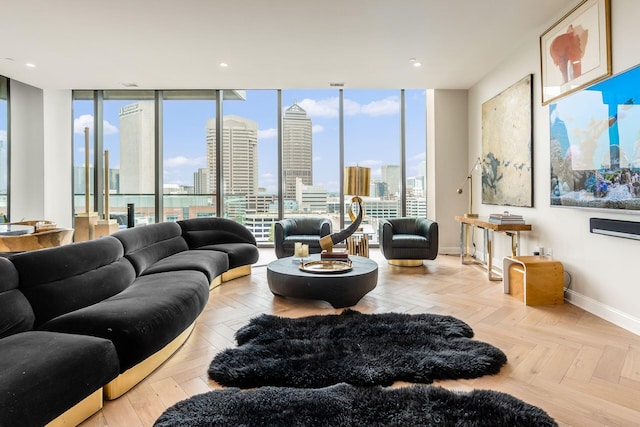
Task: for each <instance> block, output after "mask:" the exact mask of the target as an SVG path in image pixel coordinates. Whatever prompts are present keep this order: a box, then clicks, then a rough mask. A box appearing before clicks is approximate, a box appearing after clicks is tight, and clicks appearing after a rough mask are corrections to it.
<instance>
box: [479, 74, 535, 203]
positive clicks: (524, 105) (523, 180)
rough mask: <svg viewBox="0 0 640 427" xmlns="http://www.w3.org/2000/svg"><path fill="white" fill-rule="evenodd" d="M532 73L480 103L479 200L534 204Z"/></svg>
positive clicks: (484, 201) (483, 201)
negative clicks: (480, 196)
mask: <svg viewBox="0 0 640 427" xmlns="http://www.w3.org/2000/svg"><path fill="white" fill-rule="evenodd" d="M531 80H532V75H528V76H526V77H525V78H523V79H522V80H520V81H519V82H517V83H515V84H514V85H513V86H511V87H509V88H508V89H506V90H504V91H503V92H501V93H499V94H498V95H496V96H495V97H493V98H491V99H490V100H488V101H487V102H485V103H484V104H482V203H484V204H489V205H504V206H524V207H531V206H533V164H532V158H533V157H532V156H533V144H532V131H533V116H532V87H531V83H532V82H531Z"/></svg>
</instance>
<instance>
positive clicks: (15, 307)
mask: <svg viewBox="0 0 640 427" xmlns="http://www.w3.org/2000/svg"><path fill="white" fill-rule="evenodd" d="M0 307H2V309H0V338H3V337H6V336H8V335H11V334H15V333H18V332H23V331H28V330H30V329H31V328H33V324H34V322H35V314H34V313H33V310H32V309H31V305H30V304H29V301H27V298H26V297H25V296H24V294H23V293H22V292H20V291H19V290H18V271H17V270H16V268H15V267H14V266H13V264H12V263H11V262H10V261H9V260H7V259H6V258H2V257H0Z"/></svg>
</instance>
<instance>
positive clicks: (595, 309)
mask: <svg viewBox="0 0 640 427" xmlns="http://www.w3.org/2000/svg"><path fill="white" fill-rule="evenodd" d="M564 296H565V299H566V300H567V301H569V302H570V303H571V304H573V305H575V306H577V307H580V308H581V309H583V310H585V311H588V312H589V313H591V314H593V315H595V316H598V317H600V318H602V319H604V320H607V321H609V322H611V323H613V324H614V325H616V326H619V327H621V328H623V329H626V330H627V331H629V332H633V333H634V334H636V335H640V319H638V318H637V317H633V316H631V315H629V314H627V313H624V312H622V311H620V310H617V309H615V308H613V307H611V306H608V305H606V304H603V303H601V302H599V301H596V300H594V299H593V298H589V297H586V296H584V295H582V294H579V293H577V292H575V291H573V290H571V289H568V290H566V291H565V293H564Z"/></svg>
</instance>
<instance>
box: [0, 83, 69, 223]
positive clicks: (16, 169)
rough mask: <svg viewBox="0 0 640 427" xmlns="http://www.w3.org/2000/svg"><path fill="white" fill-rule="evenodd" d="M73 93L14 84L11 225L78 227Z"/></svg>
mask: <svg viewBox="0 0 640 427" xmlns="http://www.w3.org/2000/svg"><path fill="white" fill-rule="evenodd" d="M71 114H72V113H71V91H51V90H42V89H39V88H36V87H33V86H29V85H26V84H24V83H21V82H18V81H16V80H11V190H10V197H11V220H12V221H20V220H21V219H27V220H31V219H47V220H51V221H55V222H56V223H57V224H58V225H59V226H60V227H72V199H71V198H72V195H71V190H72V187H71V185H72V182H71V179H72V173H73V172H72V166H71V137H72V135H71V127H72V124H71V123H72V120H71Z"/></svg>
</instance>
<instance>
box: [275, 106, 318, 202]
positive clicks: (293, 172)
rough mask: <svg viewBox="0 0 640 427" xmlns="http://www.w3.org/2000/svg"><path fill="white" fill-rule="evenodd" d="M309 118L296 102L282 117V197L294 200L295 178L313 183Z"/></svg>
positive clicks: (305, 182)
mask: <svg viewBox="0 0 640 427" xmlns="http://www.w3.org/2000/svg"><path fill="white" fill-rule="evenodd" d="M312 143H313V141H312V134H311V118H309V117H308V116H307V112H306V111H305V110H303V109H302V108H301V107H300V106H299V105H298V104H297V103H294V104H293V105H292V106H291V107H289V108H287V109H286V110H285V112H284V116H283V117H282V174H283V179H284V198H285V199H289V200H295V198H296V178H300V179H301V180H302V183H303V184H305V185H313V166H312V163H313V153H312Z"/></svg>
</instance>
